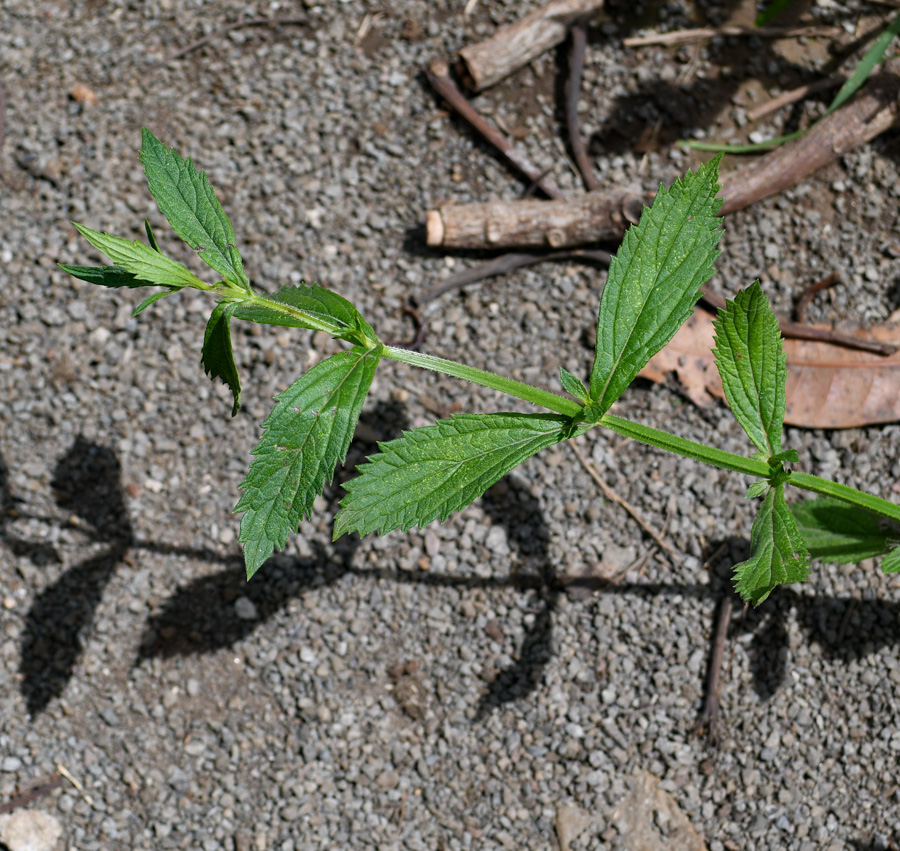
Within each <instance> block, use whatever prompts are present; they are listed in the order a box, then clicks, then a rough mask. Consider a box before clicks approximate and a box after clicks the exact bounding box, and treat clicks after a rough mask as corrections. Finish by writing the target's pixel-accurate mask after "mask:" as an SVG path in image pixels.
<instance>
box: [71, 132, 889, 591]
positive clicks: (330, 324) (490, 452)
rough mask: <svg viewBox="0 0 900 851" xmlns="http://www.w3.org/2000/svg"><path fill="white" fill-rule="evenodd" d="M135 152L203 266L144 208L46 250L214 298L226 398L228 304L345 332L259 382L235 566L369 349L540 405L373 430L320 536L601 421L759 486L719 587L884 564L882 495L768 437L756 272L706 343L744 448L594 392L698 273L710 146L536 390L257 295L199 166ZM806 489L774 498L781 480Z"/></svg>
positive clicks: (344, 416) (168, 153)
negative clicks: (640, 416)
mask: <svg viewBox="0 0 900 851" xmlns="http://www.w3.org/2000/svg"><path fill="white" fill-rule="evenodd" d="M140 158H141V161H142V162H143V164H144V169H145V172H146V175H147V181H148V183H149V186H150V191H151V192H152V193H153V195H154V197H155V198H156V201H157V203H158V205H159V209H160V212H161V213H162V214H163V215H164V216H165V217H166V219H168V221H169V223H170V224H171V226H172V228H173V229H174V231H175V232H176V233H177V234H178V235H179V236H180V237H181V238H182V239H183V240H184V241H185V242H186V243H188V244H189V245H190V246H191V247H192V248H194V249H195V250H197V251H199V256H200V257H201V259H203V260H204V261H205V262H206V263H207V264H208V265H209V266H210V267H212V269H213V270H215V271H216V272H217V273H218V274H219V275H220V276H221V277H220V280H218V281H217V282H216V283H215V284H207V283H205V282H203V281H202V280H200V279H199V278H197V277H196V276H195V275H194V274H192V273H191V272H190V271H189V270H188V269H187V268H185V267H184V266H183V265H181V264H180V263H178V262H177V261H175V260H172V259H170V258H168V257H166V256H165V255H163V254H162V252H161V251H160V249H159V246H158V244H157V242H156V240H155V238H154V236H153V232H152V230H151V228H150V225H149V222H147V223H145V226H146V232H147V238H148V241H149V246H148V245H144V244H143V243H140V242H138V241H130V240H127V239H122V238H119V237H115V236H110V235H108V234H103V233H98V232H97V231H94V230H91V229H90V228H87V227H85V226H83V225H78V224H76V225H75V227H76V228H78V230H79V232H80V233H81V234H82V235H83V236H84V237H85V238H86V239H87V240H88V242H90V243H91V245H93V246H94V247H95V248H97V249H98V250H100V251H102V252H103V253H104V254H106V255H107V256H108V257H109V258H110V259H111V260H112V261H113V263H114V265H112V266H99V267H85V266H65V265H64V266H62V268H63V269H64V270H65V271H67V272H68V273H70V274H71V275H74V276H75V277H77V278H81V279H82V280H85V281H89V282H91V283H95V284H99V285H102V286H107V287H134V288H139V287H145V286H157V287H162V288H163V289H162V290H161V291H159V292H156V293H155V294H153V295H151V296H150V297H149V298H148V299H146V300H145V301H144V302H142V303H141V304H140V306H139V307H138V308H137V310H135V313H140V312H141V311H142V310H144V309H145V308H146V307H148V306H149V305H150V304H152V303H153V302H155V301H157V300H159V299H161V298H164V297H166V296H168V295H170V294H172V293H175V292H178V291H180V290H182V289H184V288H186V287H190V288H194V289H199V290H203V291H205V292H209V293H210V294H212V295H213V296H214V297H215V298H216V299H217V304H216V306H215V308H214V309H213V311H212V314H211V316H210V318H209V322H208V324H207V326H206V333H205V334H204V338H203V346H202V363H203V367H204V369H205V370H206V372H207V374H208V375H209V376H210V377H211V378H213V379H215V378H219V379H221V380H222V381H223V382H225V384H227V385H228V387H229V388H230V389H231V392H232V395H233V397H234V407H233V410H232V414H235V413H236V412H237V410H238V408H239V407H240V403H241V385H240V379H239V377H238V373H237V369H236V366H235V362H234V356H233V352H232V347H231V333H230V323H231V320H232V319H243V320H248V321H252V322H260V323H264V324H270V325H284V326H291V327H295V328H306V329H311V330H315V331H327V332H328V333H329V334H331V335H333V336H334V337H335V338H337V339H340V340H343V341H346V343H347V344H348V346H349V347H348V348H347V350H346V351H342V352H340V353H338V354H335V355H332V356H331V357H329V358H327V359H326V360H324V361H322V362H320V363H319V364H317V365H316V366H314V367H313V368H312V369H310V370H309V371H308V372H307V373H306V374H304V375H303V376H301V377H300V378H299V379H298V380H297V381H295V382H294V383H293V384H292V385H291V386H290V387H289V388H288V389H287V390H285V391H284V392H283V393H282V394H281V395H280V396H278V397H277V404H276V405H275V408H274V410H273V411H272V413H271V414H270V415H269V417H268V418H267V419H266V421H265V422H264V423H263V429H264V433H263V437H262V439H261V440H260V442H259V444H258V445H257V446H256V447H255V449H254V450H253V454H254V455H255V456H256V457H255V458H254V460H253V462H252V463H251V465H250V470H249V473H248V474H247V477H246V478H245V479H244V481H243V483H242V485H241V488H242V490H243V495H242V496H241V499H240V501H239V502H238V504H237V506H236V507H235V511H236V512H242V513H243V518H242V521H241V534H240V540H241V542H242V543H243V545H244V558H245V562H246V567H247V576H248V578H249V577H251V576H252V575H253V574H254V573H255V572H256V571H257V570H258V569H259V568H260V567H261V566H262V564H263V563H264V562H265V561H266V559H267V558H268V557H269V556H270V555H271V554H272V553H273V551H274V550H275V549H278V548H280V547H283V546H284V545H285V543H286V542H287V538H288V535H289V534H290V533H291V532H292V531H294V530H296V528H297V525H298V523H299V521H300V519H301V518H302V517H303V516H308V515H309V514H310V512H311V510H312V505H313V500H314V499H315V497H316V495H317V494H319V493H320V492H321V491H322V489H323V488H324V486H325V484H326V483H327V482H328V481H329V480H330V479H331V477H332V476H333V473H334V469H335V466H336V465H338V464H340V463H342V462H343V460H344V458H345V456H346V453H347V449H348V447H349V445H350V440H351V438H352V436H353V432H354V430H355V428H356V423H357V420H358V418H359V414H360V411H361V409H362V406H363V402H364V401H365V398H366V395H367V393H368V390H369V386H370V385H371V383H372V378H373V376H374V375H375V371H376V369H377V368H378V365H379V362H380V361H381V360H382V358H389V359H393V360H397V361H401V362H403V363H407V364H411V365H413V366H418V367H422V368H424V369H430V370H433V371H435V372H439V373H443V374H445V375H449V376H453V377H455V378H461V379H464V380H466V381H471V382H474V383H475V384H480V385H483V386H485V387H489V388H493V389H494V390H499V391H501V392H504V393H507V394H509V395H510V396H514V397H515V398H517V399H521V400H524V401H526V402H530V403H533V404H534V405H537V406H540V407H543V408H546V409H547V410H549V411H550V412H551V413H533V414H521V413H512V412H506V413H496V414H485V415H481V414H479V415H476V414H462V415H458V416H454V417H451V418H450V419H446V420H439V421H438V422H437V423H435V424H434V425H432V426H427V427H425V428H419V429H414V430H413V431H410V432H407V433H405V434H403V435H402V436H401V437H399V438H397V439H396V440H391V441H388V442H386V443H383V444H380V447H379V448H380V452H379V453H378V454H376V455H373V456H372V457H371V458H369V459H368V463H366V464H364V465H362V466H361V467H360V469H359V475H358V476H357V477H356V478H354V479H352V480H351V481H350V482H348V483H347V485H346V491H347V495H346V496H345V497H344V499H343V501H342V502H341V510H340V511H339V512H338V515H337V518H336V520H335V529H334V534H335V537H338V536H340V535H343V534H345V533H348V532H358V533H359V534H360V535H365V534H367V533H369V532H379V533H384V532H387V531H389V530H391V529H398V528H399V529H402V530H404V531H405V530H407V529H409V528H410V527H412V526H414V525H419V526H424V525H425V524H427V523H430V522H431V521H432V520H435V519H439V520H444V519H445V518H446V517H447V516H448V515H449V514H451V513H452V512H454V511H457V510H459V509H461V508H463V507H465V506H466V505H468V504H469V503H470V502H472V501H473V500H474V499H476V498H477V497H478V496H480V495H481V494H482V493H483V492H484V491H485V490H486V489H487V488H488V487H490V486H491V485H492V484H493V483H494V482H496V481H497V480H498V479H500V478H501V477H502V476H503V475H505V474H506V473H508V472H509V471H510V470H512V469H513V468H514V467H515V466H517V465H518V464H520V463H521V462H522V461H524V460H525V459H526V458H529V457H531V456H532V455H534V454H535V453H537V452H539V451H540V450H541V449H544V448H546V447H548V446H551V445H552V444H554V443H558V442H560V441H564V440H567V439H569V438H572V437H574V436H577V435H580V434H583V433H584V432H585V431H587V430H588V429H590V428H593V427H594V426H603V427H606V428H608V429H611V430H612V431H614V432H617V433H619V434H621V435H625V436H627V437H630V438H633V439H635V440H638V441H642V442H644V443H646V444H649V445H651V446H655V447H658V448H660V449H665V450H668V451H670V452H675V453H677V454H679V455H684V456H685V457H688V458H694V459H697V460H699V461H704V462H706V463H708V464H712V465H714V466H716V467H721V468H723V469H726V470H732V471H734V472H737V473H744V474H745V475H748V476H751V477H753V478H755V479H757V480H758V481H756V482H755V483H754V484H753V485H752V486H751V487H750V489H749V491H748V493H747V496H748V497H752V498H761V499H762V503H761V506H760V510H759V513H758V516H757V518H756V521H755V522H754V524H753V531H752V535H751V554H750V558H749V559H748V560H747V561H745V562H744V563H742V564H740V565H738V566H737V567H736V568H735V573H736V584H737V590H738V592H739V593H740V594H741V596H742V597H743V598H744V599H746V600H751V601H752V602H753V603H754V604H759V603H761V602H762V601H763V600H764V599H765V598H766V597H767V596H768V595H769V594H770V593H771V591H772V589H773V588H775V587H776V586H778V585H780V584H786V583H790V582H798V581H801V580H803V579H804V578H806V576H807V575H808V573H809V567H808V563H809V558H810V554H812V555H814V556H820V557H822V558H828V559H831V560H834V561H840V562H848V561H859V560H861V559H863V558H868V557H871V556H875V555H881V554H884V553H887V555H886V557H885V558H884V560H883V562H882V567H883V569H884V571H885V572H897V571H900V547H898V546H896V544H897V540H896V539H897V537H898V536H897V535H896V534H895V532H893V531H891V530H886V529H885V528H884V525H883V519H884V518H888V519H889V520H892V521H900V506H897V505H894V504H893V503H891V502H888V501H887V500H884V499H881V498H879V497H877V496H872V495H869V494H865V493H862V492H860V491H858V490H855V489H853V488H850V487H847V486H846V485H841V484H838V483H836V482H831V481H828V480H825V479H820V478H818V477H816V476H813V475H809V474H807V473H802V472H797V471H791V470H790V469H788V467H787V466H786V465H790V464H791V463H795V462H796V461H797V453H796V452H795V451H794V450H787V451H783V450H782V446H781V432H782V424H783V419H784V406H785V399H784V388H785V376H786V364H785V357H784V355H783V353H782V350H781V338H780V335H779V330H778V323H777V321H776V319H775V317H774V315H773V313H772V311H771V308H770V306H769V304H768V302H767V301H766V298H765V296H764V295H763V292H762V289H761V287H760V285H759V282H758V281H757V282H756V283H754V284H753V285H752V286H750V287H749V288H748V289H746V290H744V291H742V292H741V293H739V294H738V295H737V297H736V298H735V299H734V301H730V302H729V303H728V307H727V309H726V310H724V311H722V313H721V314H720V316H719V317H718V320H717V323H716V330H717V343H716V349H715V354H716V360H717V364H718V368H719V371H720V373H721V376H722V382H723V384H724V387H725V393H726V396H727V399H728V401H729V403H730V405H731V408H732V410H733V411H734V413H735V416H736V417H737V419H738V421H739V422H740V424H741V426H742V427H743V428H744V430H745V432H746V433H747V435H748V437H749V438H750V440H751V442H752V443H753V444H754V446H755V447H756V450H757V451H756V452H755V453H754V454H752V455H751V456H749V457H743V456H740V455H735V454H732V453H729V452H724V451H722V450H720V449H716V448H714V447H709V446H705V445H703V444H701V443H695V442H694V441H690V440H686V439H684V438H681V437H678V436H675V435H672V434H668V433H666V432H663V431H659V430H657V429H654V428H650V427H648V426H645V425H641V424H639V423H635V422H631V421H629V420H625V419H622V418H620V417H616V416H613V415H611V414H610V413H609V409H610V406H611V405H612V404H613V403H614V402H615V401H616V400H617V399H618V398H619V396H620V395H621V394H622V393H623V392H624V390H625V389H626V388H627V387H628V385H629V384H630V383H631V382H632V381H633V380H634V378H635V377H636V376H637V374H638V372H639V371H640V370H641V368H642V367H643V366H644V364H645V363H646V362H647V361H648V360H649V359H650V358H651V357H652V356H653V355H654V354H655V353H656V352H657V351H659V350H660V349H661V348H662V347H663V346H664V345H665V344H666V343H667V342H668V341H669V340H670V339H671V338H672V336H673V335H674V334H675V332H676V331H677V330H678V328H679V327H680V326H681V324H682V323H683V322H684V321H685V320H686V319H687V318H688V317H689V316H690V314H691V311H692V309H693V306H694V303H695V301H696V300H697V297H698V295H699V288H700V286H701V285H702V284H703V283H704V282H705V281H707V280H708V279H709V278H710V277H711V275H712V273H713V266H712V264H713V262H714V260H715V259H716V257H717V256H718V253H719V252H718V249H717V247H716V246H717V243H718V241H719V238H720V236H721V229H720V226H719V219H718V218H717V217H716V213H717V211H718V208H719V204H720V202H719V201H717V200H716V198H715V195H716V192H717V191H718V186H717V184H716V178H717V174H718V158H716V159H714V160H712V161H711V162H709V163H707V164H706V165H705V166H702V167H701V168H700V169H699V170H698V171H697V172H696V173H695V174H688V175H687V176H686V177H685V178H684V179H683V180H679V181H677V182H676V183H675V185H674V186H672V187H671V188H670V189H668V190H666V189H663V188H660V190H659V193H658V195H657V197H656V200H655V201H654V203H653V206H652V208H650V209H645V210H644V213H643V216H642V218H641V222H640V224H639V225H638V226H637V227H634V228H632V229H631V230H629V231H628V233H627V234H626V236H625V240H624V242H623V243H622V247H621V249H620V250H619V253H618V256H617V257H616V258H615V259H614V261H613V263H612V264H611V266H610V270H609V276H608V279H607V282H606V285H605V288H604V291H603V295H602V297H601V300H600V310H599V314H598V319H597V346H596V356H595V358H594V364H593V368H592V369H591V373H590V380H589V383H588V385H585V384H583V383H582V382H581V381H580V380H579V379H578V378H577V377H576V376H574V375H572V374H571V373H569V372H567V371H566V370H564V369H563V370H561V371H560V380H561V383H562V386H563V388H564V389H565V390H566V391H567V392H568V393H569V394H571V396H572V397H573V398H567V397H564V396H560V395H557V394H555V393H551V392H549V391H547V390H542V389H539V388H537V387H533V386H531V385H528V384H523V383H522V382H519V381H515V380H513V379H511V378H507V377H504V376H501V375H497V374H495V373H492V372H486V371H483V370H480V369H475V368H473V367H470V366H466V365H465V364H461V363H456V362H454V361H450V360H444V359H442V358H437V357H433V356H431V355H427V354H421V353H419V352H414V351H408V350H405V349H401V348H396V347H394V346H389V345H386V344H384V343H382V342H381V341H380V340H379V339H378V336H377V335H376V334H375V332H374V331H373V330H372V328H371V326H370V325H369V324H368V323H367V322H366V321H365V320H364V319H363V317H362V316H361V315H360V313H359V312H358V311H357V310H356V308H355V307H354V306H353V305H352V304H351V303H350V302H348V301H347V300H345V299H343V298H341V297H340V296H339V295H336V294H335V293H333V292H331V291H329V290H327V289H324V288H322V287H319V286H315V285H313V286H306V285H301V286H296V287H284V288H283V289H281V290H280V291H279V292H277V293H275V294H273V295H264V294H261V293H258V292H257V291H255V290H254V289H253V287H252V286H251V284H250V281H249V279H248V277H247V275H246V274H245V272H244V268H243V263H242V261H241V256H240V254H239V253H238V250H237V248H236V247H235V237H234V231H233V229H232V227H231V224H230V223H229V221H228V218H227V216H226V215H225V213H224V212H223V210H222V208H221V206H220V205H219V203H218V201H217V199H216V197H215V194H214V192H213V190H212V188H211V187H210V185H209V182H208V180H207V178H206V175H205V173H203V172H198V171H197V170H196V168H195V167H194V165H193V163H192V162H191V160H189V159H188V160H184V159H182V158H181V157H180V156H179V155H178V154H177V153H175V152H174V151H172V150H170V149H168V148H166V147H165V146H164V145H163V144H162V143H161V142H159V140H157V139H156V137H154V136H153V134H152V133H150V132H149V131H148V130H144V133H143V145H142V148H141V155H140ZM789 485H792V486H795V487H799V488H803V489H806V490H808V491H812V492H815V493H819V494H823V495H824V497H825V498H824V499H817V500H811V501H807V502H805V503H801V504H800V506H799V507H798V508H796V509H795V513H792V512H791V511H790V510H789V509H788V506H787V503H786V500H785V489H786V487H787V486H789Z"/></svg>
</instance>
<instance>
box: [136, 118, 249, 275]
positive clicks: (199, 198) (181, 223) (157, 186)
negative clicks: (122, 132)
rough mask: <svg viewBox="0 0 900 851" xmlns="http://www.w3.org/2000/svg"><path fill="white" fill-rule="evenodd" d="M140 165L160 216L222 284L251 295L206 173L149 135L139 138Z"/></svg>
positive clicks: (232, 230) (231, 229)
mask: <svg viewBox="0 0 900 851" xmlns="http://www.w3.org/2000/svg"><path fill="white" fill-rule="evenodd" d="M139 159H140V161H141V162H142V163H143V164H144V173H145V174H146V175H147V184H148V185H149V187H150V192H151V194H152V195H153V197H154V198H155V199H156V203H157V205H158V206H159V211H160V212H161V213H162V214H163V215H164V216H165V217H166V219H168V221H169V224H170V225H172V230H174V231H175V233H177V234H178V235H179V236H180V237H181V238H182V239H183V240H184V241H185V242H186V243H187V244H188V245H190V246H191V248H195V249H197V250H198V251H199V252H200V258H201V259H202V260H203V261H204V262H205V263H206V264H208V265H209V266H211V267H212V268H213V269H215V270H216V271H217V272H218V273H219V274H220V275H221V276H222V277H223V278H224V279H225V280H226V281H230V282H232V283H235V284H239V285H240V286H241V287H243V288H244V289H245V290H247V291H248V292H250V279H249V278H248V277H247V275H246V273H245V272H244V266H243V261H242V260H241V255H240V254H239V253H238V251H237V249H236V248H235V237H234V229H233V228H232V226H231V222H230V221H229V220H228V216H226V215H225V211H224V210H223V209H222V205H221V204H220V203H219V200H218V198H216V193H215V192H213V189H212V187H211V186H210V185H209V180H208V179H207V177H206V172H204V171H197V169H196V167H195V166H194V163H193V162H192V161H191V160H190V159H187V160H185V159H183V158H182V157H181V156H180V155H179V154H178V153H176V152H175V151H173V150H172V149H171V148H167V147H166V146H165V145H164V144H163V143H162V142H160V141H159V139H157V138H156V136H154V135H153V134H152V133H151V132H150V131H149V130H147V129H146V128H144V130H143V132H142V145H141V153H140V156H139Z"/></svg>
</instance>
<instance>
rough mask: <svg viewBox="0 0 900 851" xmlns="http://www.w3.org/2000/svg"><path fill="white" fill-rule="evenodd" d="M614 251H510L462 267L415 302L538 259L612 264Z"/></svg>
mask: <svg viewBox="0 0 900 851" xmlns="http://www.w3.org/2000/svg"><path fill="white" fill-rule="evenodd" d="M611 258H612V255H611V254H610V253H609V252H608V251H602V250H601V249H599V248H597V249H590V248H576V249H574V250H570V251H551V252H548V253H546V254H526V253H521V254H519V253H509V254H503V255H501V256H500V257H495V258H494V259H493V260H488V261H486V262H484V263H480V264H479V265H478V266H474V267H472V268H470V269H463V270H462V271H461V272H457V273H456V274H455V275H451V276H450V277H449V278H447V279H446V280H444V281H440V282H438V283H437V284H432V286H430V287H428V289H426V290H422V292H421V293H419V295H417V296H416V303H417V304H419V305H423V304H426V303H427V302H429V301H432V300H434V299H436V298H437V297H438V296H441V295H443V294H444V293H446V292H449V291H450V290H456V289H459V288H460V287H465V286H468V285H469V284H474V283H477V282H478V281H483V280H484V279H485V278H493V277H494V276H496V275H505V274H506V273H507V272H512V271H513V270H514V269H521V268H523V267H525V266H533V265H535V264H536V263H544V262H547V261H553V260H581V261H586V262H588V263H597V264H598V265H600V266H609V261H610V259H611Z"/></svg>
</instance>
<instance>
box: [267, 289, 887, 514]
mask: <svg viewBox="0 0 900 851" xmlns="http://www.w3.org/2000/svg"><path fill="white" fill-rule="evenodd" d="M270 304H271V303H267V304H266V306H270ZM279 306H280V307H281V308H284V305H279ZM383 355H384V357H387V358H391V359H392V360H396V361H400V362H401V363H408V364H410V365H411V366H418V367H421V368H422V369H430V370H431V371H432V372H438V373H441V374H443V375H449V376H451V377H452V378H462V379H463V380H465V381H471V382H472V383H474V384H480V385H481V386H482V387H489V388H490V389H492V390H499V391H500V392H501V393H506V394H507V395H509V396H514V397H515V398H516V399H521V400H523V401H524V402H531V403H532V404H534V405H540V406H541V407H543V408H548V409H549V410H551V411H555V412H556V413H558V414H562V415H563V416H567V417H578V416H579V415H580V414H581V412H582V406H581V405H580V404H579V403H578V402H575V401H573V400H571V399H567V398H565V397H564V396H559V395H557V394H556V393H551V392H550V391H549V390H542V389H541V388H540V387H534V386H532V385H531V384H525V383H524V382H522V381H516V380H515V379H513V378H507V377H505V376H503V375H497V374H496V373H493V372H487V371H486V370H483V369H476V368H475V367H472V366H466V365H465V364H462V363H457V362H456V361H451V360H446V359H445V358H438V357H434V356H433V355H426V354H422V353H421V352H413V351H409V350H408V349H401V348H397V347H396V346H385V347H384V352H383ZM597 425H601V426H604V427H606V428H608V429H609V430H610V431H614V432H616V433H617V434H621V435H622V436H623V437H630V438H631V439H633V440H637V441H640V442H641V443H646V444H648V445H649V446H655V447H656V448H658V449H664V450H666V451H667V452H674V453H675V454H676V455H682V456H684V457H685V458H692V459H694V460H695V461H702V462H704V463H706V464H710V465H711V466H713V467H719V468H721V469H723V470H731V471H732V472H735V473H743V474H744V475H747V476H754V477H755V478H759V479H767V478H769V475H770V472H771V471H770V470H769V465H768V464H766V463H765V462H764V461H758V460H756V459H755V458H745V457H744V456H742V455H735V454H733V453H731V452H725V451H724V450H722V449H715V448H713V447H711V446H705V445H704V444H702V443H697V442H695V441H693V440H688V439H687V438H684V437H679V436H678V435H675V434H669V433H668V432H665V431H660V430H659V429H656V428H651V427H650V426H645V425H642V424H640V423H635V422H632V421H631V420H626V419H623V418H622V417H614V416H612V415H611V414H604V415H603V416H602V417H601V418H600V421H599V422H598V423H597ZM788 482H790V484H792V485H796V486H797V487H799V488H803V489H804V490H809V491H813V492H815V493H821V494H825V495H826V496H834V497H837V498H838V499H842V500H844V501H845V502H849V503H852V504H854V505H858V506H859V507H860V508H864V509H866V510H867V511H872V512H874V513H875V514H881V515H883V516H885V517H890V518H891V519H893V520H897V521H900V505H895V504H894V503H892V502H888V501H887V500H886V499H881V498H880V497H877V496H872V495H871V494H867V493H863V492H862V491H858V490H856V488H851V487H849V486H847V485H841V484H838V483H837V482H831V481H829V480H828V479H820V478H819V477H818V476H811V475H809V474H808V473H798V472H792V473H791V476H790V478H789V479H788Z"/></svg>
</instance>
